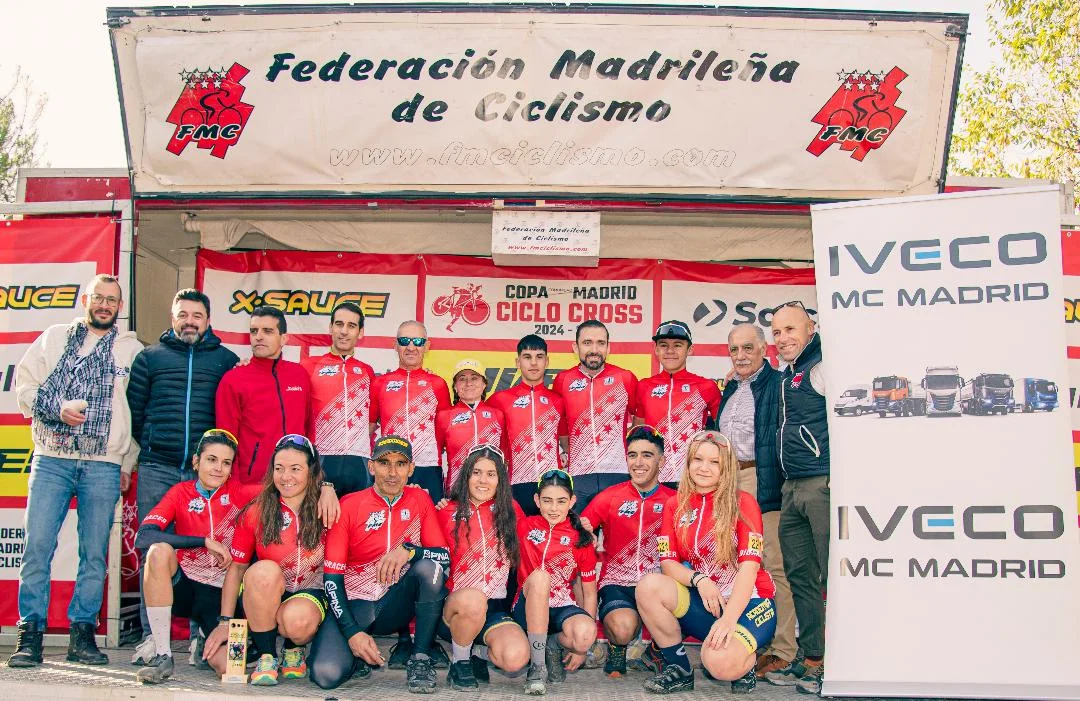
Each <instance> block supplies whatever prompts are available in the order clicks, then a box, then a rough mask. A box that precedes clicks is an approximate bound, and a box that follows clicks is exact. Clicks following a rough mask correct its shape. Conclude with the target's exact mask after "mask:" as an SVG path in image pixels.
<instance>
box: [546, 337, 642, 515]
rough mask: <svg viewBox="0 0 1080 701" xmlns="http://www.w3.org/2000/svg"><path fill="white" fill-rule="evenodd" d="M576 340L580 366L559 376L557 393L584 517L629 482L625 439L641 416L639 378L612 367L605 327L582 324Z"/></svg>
mask: <svg viewBox="0 0 1080 701" xmlns="http://www.w3.org/2000/svg"><path fill="white" fill-rule="evenodd" d="M574 338H575V340H574V352H575V353H577V355H578V360H579V361H580V364H579V365H578V366H577V367H574V368H570V369H569V370H563V371H562V372H560V373H559V374H558V375H556V376H555V381H554V382H553V383H552V385H551V388H552V389H553V390H554V391H555V392H556V393H558V394H559V396H561V397H562V398H563V403H564V405H565V408H566V426H567V429H568V433H569V436H568V440H567V441H566V452H567V456H568V463H569V472H570V474H571V475H573V476H574V480H575V482H577V491H576V495H577V504H576V506H575V507H574V508H575V509H576V510H577V512H578V513H580V512H581V511H582V510H583V509H584V508H585V507H586V506H588V505H589V502H590V501H592V498H593V497H594V496H596V495H597V494H599V493H600V492H601V491H603V490H604V489H607V488H608V487H610V486H612V485H615V484H618V483H619V482H625V481H626V476H627V472H626V446H624V445H623V436H625V435H626V429H627V428H629V425H630V420H631V417H633V416H634V414H635V412H636V406H635V401H636V399H635V398H636V397H637V378H636V377H634V374H633V373H632V372H630V371H629V370H624V369H622V368H620V367H616V366H615V365H611V364H610V363H608V362H607V356H608V330H607V327H606V326H604V324H602V323H601V322H599V321H596V320H595V319H593V320H589V321H585V322H582V323H581V324H579V325H578V327H577V331H576V333H575V337H574Z"/></svg>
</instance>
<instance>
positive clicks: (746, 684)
mask: <svg viewBox="0 0 1080 701" xmlns="http://www.w3.org/2000/svg"><path fill="white" fill-rule="evenodd" d="M756 686H757V674H756V673H755V672H754V670H752V669H751V670H750V671H749V672H747V673H746V674H744V675H742V676H741V677H739V678H738V679H736V680H735V681H733V682H731V693H733V694H749V693H750V692H751V691H753V690H754V687H756Z"/></svg>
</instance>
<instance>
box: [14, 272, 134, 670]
mask: <svg viewBox="0 0 1080 701" xmlns="http://www.w3.org/2000/svg"><path fill="white" fill-rule="evenodd" d="M85 289H86V293H85V294H83V296H82V304H83V306H84V307H85V308H86V316H85V317H84V318H82V319H76V320H75V321H74V322H72V323H71V324H58V325H55V326H50V327H49V328H48V329H46V330H45V331H44V332H43V333H42V334H41V335H40V336H38V337H37V339H36V340H35V341H34V343H33V344H31V346H30V348H28V349H27V351H26V354H25V355H23V357H22V360H20V361H19V367H18V374H17V376H16V383H15V391H16V394H17V395H18V402H19V408H20V409H21V410H22V412H23V415H24V416H26V417H28V418H32V419H33V421H32V423H31V431H32V433H33V437H34V457H33V459H32V461H31V463H30V482H29V485H28V489H29V492H28V494H27V501H26V515H25V522H24V524H25V533H26V535H25V536H24V540H23V557H22V568H21V569H20V570H19V633H18V638H17V641H16V649H15V654H13V655H12V656H11V658H10V659H9V660H8V664H9V665H10V666H12V667H35V666H37V665H39V664H41V661H42V658H41V652H42V650H41V648H42V642H43V641H42V638H43V635H44V632H45V626H46V622H47V613H48V610H49V575H50V571H51V568H52V559H53V555H54V554H55V553H56V543H57V539H58V536H59V534H60V526H61V525H62V524H63V522H64V518H65V517H66V516H67V512H68V505H69V504H70V503H71V499H72V498H73V497H74V498H76V499H77V502H78V503H77V506H76V510H77V514H78V519H79V570H78V574H77V575H76V578H75V591H74V593H73V594H72V597H71V605H70V606H68V620H69V621H70V624H71V633H70V639H69V643H68V651H67V659H68V661H69V662H78V663H81V664H107V663H108V661H109V658H108V657H107V656H106V655H104V654H103V653H102V652H101V651H100V650H98V648H97V643H96V642H95V641H94V629H95V628H97V617H98V611H100V610H101V598H102V594H103V593H104V586H105V569H106V551H107V549H108V545H109V530H110V529H111V528H112V522H113V512H114V510H115V508H116V501H117V500H118V499H119V498H120V480H121V477H120V475H121V472H122V471H123V472H127V473H128V474H130V470H131V465H130V460H128V462H127V464H125V461H126V460H127V459H128V458H129V453H130V452H131V448H132V441H131V414H130V412H129V410H128V402H127V392H126V390H127V383H128V377H130V375H131V365H132V362H133V361H134V359H135V356H136V355H137V354H138V353H139V351H141V350H142V344H141V343H139V341H138V340H137V339H136V338H135V334H134V333H132V332H129V331H121V330H120V329H118V328H117V327H116V319H117V317H118V316H119V314H120V310H121V309H122V308H123V293H122V291H121V289H120V283H119V281H118V280H117V279H116V278H115V277H113V276H112V275H98V276H96V277H95V278H94V279H93V280H91V281H90V283H89V284H88V285H87V286H86V288H85ZM122 464H123V468H121V465H122Z"/></svg>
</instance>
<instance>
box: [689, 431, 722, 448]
mask: <svg viewBox="0 0 1080 701" xmlns="http://www.w3.org/2000/svg"><path fill="white" fill-rule="evenodd" d="M703 441H705V442H709V443H716V444H717V445H722V446H724V447H729V446H730V445H731V441H729V440H728V438H727V436H725V435H724V434H722V433H720V432H719V431H698V432H697V433H695V434H694V435H692V436H690V442H691V443H700V442H703Z"/></svg>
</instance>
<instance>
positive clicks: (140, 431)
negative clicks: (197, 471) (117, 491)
mask: <svg viewBox="0 0 1080 701" xmlns="http://www.w3.org/2000/svg"><path fill="white" fill-rule="evenodd" d="M237 360H238V358H237V357H236V354H235V353H233V352H232V351H231V350H229V349H228V348H225V347H224V346H222V345H221V339H220V338H218V337H217V336H215V335H214V332H213V330H212V329H207V330H206V333H205V334H203V337H202V339H200V340H199V342H198V343H197V344H195V345H194V346H189V345H188V344H186V343H184V342H183V341H181V340H180V339H179V338H177V337H176V335H175V334H174V333H173V331H172V329H169V330H168V331H166V332H165V333H163V334H161V339H160V342H159V343H157V344H155V345H153V346H150V347H149V348H147V349H146V350H144V351H143V352H142V353H139V355H137V356H136V357H135V362H134V363H132V365H131V379H130V380H129V382H128V388H127V398H128V405H129V406H130V407H131V435H132V436H133V437H134V438H135V440H136V441H138V443H139V448H140V449H141V450H142V452H141V453H140V455H139V462H140V463H147V462H152V463H156V464H159V465H169V466H173V467H177V468H179V467H180V465H182V464H186V463H188V462H189V461H190V460H191V454H192V452H193V451H194V449H195V444H196V443H197V442H198V440H199V437H200V436H201V435H202V434H203V432H204V431H206V430H207V429H210V428H214V394H215V393H216V392H217V387H218V383H219V382H220V381H221V376H222V375H224V374H225V373H226V372H228V371H229V370H230V369H231V368H232V366H234V365H236V361H237Z"/></svg>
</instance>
